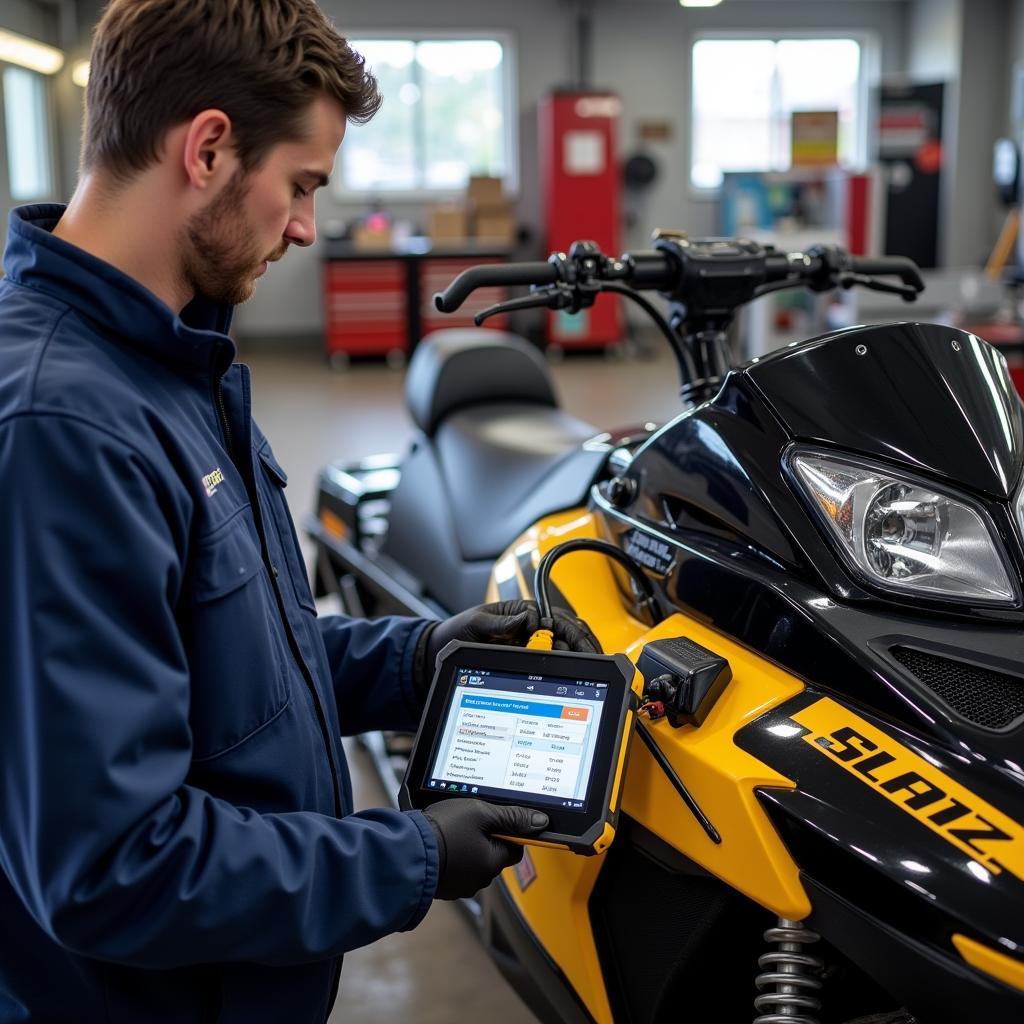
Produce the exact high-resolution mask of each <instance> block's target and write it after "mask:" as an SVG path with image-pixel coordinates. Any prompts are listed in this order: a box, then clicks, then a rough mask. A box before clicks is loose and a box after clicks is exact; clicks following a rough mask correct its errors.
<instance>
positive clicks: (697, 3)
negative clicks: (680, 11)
mask: <svg viewBox="0 0 1024 1024" xmlns="http://www.w3.org/2000/svg"><path fill="white" fill-rule="evenodd" d="M721 2H722V0H679V6H680V7H717V6H718V5H719V4H720V3H721Z"/></svg>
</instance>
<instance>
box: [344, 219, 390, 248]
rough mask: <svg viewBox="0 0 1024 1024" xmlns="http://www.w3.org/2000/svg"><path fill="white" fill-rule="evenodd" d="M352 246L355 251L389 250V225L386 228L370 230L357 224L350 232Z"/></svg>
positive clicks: (370, 228)
mask: <svg viewBox="0 0 1024 1024" xmlns="http://www.w3.org/2000/svg"><path fill="white" fill-rule="evenodd" d="M352 244H353V245H354V246H355V247H356V248H357V249H369V250H374V251H380V250H381V249H390V248H391V225H388V226H387V227H386V228H372V227H368V226H367V225H365V224H359V225H357V226H356V227H355V228H353V230H352Z"/></svg>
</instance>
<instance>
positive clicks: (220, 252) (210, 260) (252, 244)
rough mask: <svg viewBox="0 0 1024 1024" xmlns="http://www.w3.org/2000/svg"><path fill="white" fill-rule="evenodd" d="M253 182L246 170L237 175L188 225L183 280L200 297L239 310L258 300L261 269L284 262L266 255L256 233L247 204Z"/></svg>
mask: <svg viewBox="0 0 1024 1024" xmlns="http://www.w3.org/2000/svg"><path fill="white" fill-rule="evenodd" d="M248 192H249V182H248V179H247V176H246V174H245V172H244V171H241V170H239V171H236V172H235V175H234V177H232V178H231V180H230V181H229V182H228V183H227V184H226V185H225V186H224V188H223V189H222V190H221V192H220V194H219V195H217V196H216V197H215V198H214V199H213V200H211V201H210V203H209V204H208V205H207V206H205V207H204V208H203V209H202V210H200V211H199V212H198V213H195V214H193V215H192V217H191V218H190V220H189V222H188V223H187V224H186V225H185V230H184V239H183V246H182V248H183V251H184V258H183V263H182V277H183V278H184V281H185V284H186V286H187V287H188V288H189V290H190V291H192V292H193V293H195V294H201V295H205V296H206V297H207V298H210V299H213V300H214V301H216V302H223V303H226V304H228V305H230V306H237V305H238V304H239V303H241V302H245V301H246V300H247V299H250V298H252V294H253V292H254V291H255V290H256V271H258V270H259V268H260V264H261V263H262V262H263V261H264V260H265V259H270V260H273V259H278V258H280V255H283V252H284V249H285V248H286V246H285V245H282V246H281V250H280V252H277V251H275V252H274V253H272V254H271V255H270V256H265V255H263V254H262V253H261V252H260V249H259V243H258V242H257V240H256V237H255V233H254V232H253V230H252V229H251V228H250V227H249V226H248V224H247V223H246V219H245V206H244V200H245V197H246V195H247V194H248Z"/></svg>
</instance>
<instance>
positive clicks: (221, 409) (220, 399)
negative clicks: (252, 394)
mask: <svg viewBox="0 0 1024 1024" xmlns="http://www.w3.org/2000/svg"><path fill="white" fill-rule="evenodd" d="M213 402H214V405H215V406H216V407H217V413H218V415H219V417H220V426H221V430H223V431H224V447H225V448H226V449H227V452H228V455H230V456H231V461H232V462H234V461H235V446H234V444H233V442H232V440H231V426H230V424H229V423H228V410H227V407H226V406H225V405H224V389H223V387H221V378H220V377H216V378H214V381H213Z"/></svg>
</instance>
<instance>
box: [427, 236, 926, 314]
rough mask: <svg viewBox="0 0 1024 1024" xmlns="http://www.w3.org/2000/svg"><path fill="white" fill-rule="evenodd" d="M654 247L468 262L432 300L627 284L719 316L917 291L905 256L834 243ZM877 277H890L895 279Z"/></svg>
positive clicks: (579, 249) (917, 280)
mask: <svg viewBox="0 0 1024 1024" xmlns="http://www.w3.org/2000/svg"><path fill="white" fill-rule="evenodd" d="M656 244H657V249H656V250H655V251H644V252H635V253H626V254H625V255H623V256H621V257H619V258H618V259H614V258H609V257H607V256H605V255H604V254H603V253H601V251H600V250H599V249H598V248H597V246H596V245H594V243H593V242H576V243H574V244H573V247H572V249H570V251H569V255H568V256H567V255H566V254H564V253H556V254H554V255H553V256H552V257H551V258H550V259H549V260H548V261H547V262H546V263H541V262H539V261H538V262H530V263H495V264H488V265H485V266H477V267H470V268H469V269H467V270H464V271H463V272H462V273H461V274H459V275H458V277H456V278H455V280H454V281H452V283H451V284H450V285H449V286H448V287H447V288H446V289H445V290H444V291H443V292H439V293H438V294H437V295H435V296H434V305H435V306H436V308H437V309H438V310H439V311H440V312H442V313H453V312H455V310H457V309H459V307H460V306H462V304H463V303H464V302H465V301H466V299H467V298H469V296H470V294H472V292H474V291H475V290H476V289H478V288H483V287H494V286H505V287H512V286H516V285H528V286H530V287H531V288H532V289H533V292H534V293H535V294H534V295H532V296H530V297H527V298H523V299H515V300H512V301H513V303H514V305H513V306H512V307H511V308H525V307H527V306H543V305H549V306H551V307H552V308H563V309H564V308H570V309H573V311H574V310H575V309H576V308H580V305H586V304H589V303H590V302H592V301H593V297H594V296H595V295H596V294H597V293H598V292H600V291H601V290H602V289H603V288H606V289H607V290H609V291H613V290H614V291H621V290H622V286H626V287H628V288H630V289H635V290H641V291H646V290H651V291H659V292H661V293H662V294H664V295H665V296H667V297H668V298H670V299H672V300H674V301H677V302H680V303H683V304H684V305H685V306H686V307H687V308H688V309H689V310H690V311H691V312H692V313H699V314H702V315H706V316H708V317H711V318H718V319H722V318H723V317H726V318H727V317H731V316H732V314H733V313H735V311H736V309H737V308H738V307H739V306H741V305H743V304H744V303H745V302H749V301H750V300H751V299H754V298H757V297H758V296H759V295H763V294H766V293H767V292H769V291H777V290H780V289H782V288H792V287H800V286H804V287H808V288H811V289H813V290H815V291H826V290H828V289H831V288H836V287H843V288H850V287H852V286H854V285H861V286H864V287H867V288H874V289H876V290H881V291H892V292H896V293H897V294H899V295H901V296H902V297H903V298H904V299H906V300H907V301H912V300H913V299H914V298H915V297H916V295H917V293H919V292H921V291H923V290H924V281H923V280H922V279H921V274H920V271H919V270H918V268H917V265H916V264H915V263H914V262H913V260H910V259H908V258H907V257H905V256H882V257H861V256H850V255H849V254H848V253H847V252H845V251H844V250H843V249H840V248H839V247H837V246H829V247H825V246H818V247H815V248H813V249H810V250H808V251H807V252H802V253H801V252H796V253H783V252H778V251H777V250H775V249H774V248H772V247H770V246H767V247H765V246H761V245H759V244H757V243H755V242H751V241H749V240H747V239H719V238H709V239H694V240H692V241H690V240H687V239H677V238H673V239H669V240H660V241H658V242H657V243H656ZM878 277H896V278H899V280H900V281H901V282H902V284H900V285H897V284H890V283H886V282H883V281H878V280H876V278H878ZM573 295H574V296H575V298H570V296H573ZM574 302H575V303H577V305H575V306H574V305H573V303H574ZM494 309H495V311H497V310H498V307H495V308H494Z"/></svg>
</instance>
